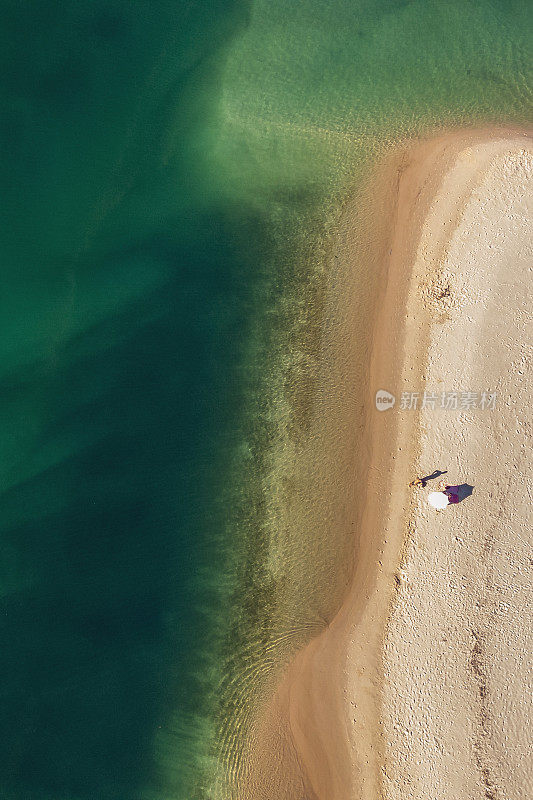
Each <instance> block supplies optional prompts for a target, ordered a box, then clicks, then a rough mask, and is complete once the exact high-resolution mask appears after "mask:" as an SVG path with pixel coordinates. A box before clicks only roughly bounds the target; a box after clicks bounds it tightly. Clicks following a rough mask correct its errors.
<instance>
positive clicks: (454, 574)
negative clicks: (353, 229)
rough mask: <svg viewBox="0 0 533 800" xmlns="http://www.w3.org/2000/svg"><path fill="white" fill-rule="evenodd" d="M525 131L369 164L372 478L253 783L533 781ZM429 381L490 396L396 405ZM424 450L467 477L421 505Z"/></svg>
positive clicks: (365, 785)
mask: <svg viewBox="0 0 533 800" xmlns="http://www.w3.org/2000/svg"><path fill="white" fill-rule="evenodd" d="M531 142H532V139H531V137H528V136H527V135H526V134H524V133H522V132H519V131H508V130H505V131H504V130H495V129H493V130H490V131H478V132H476V131H463V132H456V133H452V134H448V135H446V136H441V137H439V138H437V139H434V140H432V141H428V142H425V143H418V144H416V145H412V144H408V145H406V146H405V147H404V148H400V149H398V150H397V151H395V153H394V154H393V155H392V156H391V157H390V159H389V160H388V162H387V163H386V164H384V165H382V168H381V169H380V170H379V172H378V173H377V174H376V176H375V179H374V183H373V188H372V193H371V195H369V204H370V205H371V211H370V212H369V223H368V231H369V233H368V235H369V239H368V249H369V252H370V255H369V256H368V257H369V261H374V262H375V263H378V262H380V263H381V262H382V261H383V262H385V263H383V264H381V266H380V268H381V270H382V271H381V275H383V278H384V279H383V281H382V285H381V289H380V293H381V297H380V304H381V305H380V312H379V313H378V314H377V316H376V319H375V326H374V330H373V334H372V341H373V346H372V354H371V359H370V368H369V369H368V368H367V375H368V385H367V388H366V394H367V402H366V408H367V413H366V417H365V429H364V432H363V434H362V436H361V439H360V442H361V444H360V447H361V450H360V452H359V453H358V457H359V460H360V462H361V463H363V464H364V465H365V466H364V470H363V472H362V473H361V474H366V477H367V480H366V482H365V484H358V488H359V492H358V494H359V496H358V497H357V496H356V498H355V502H357V501H358V503H359V511H358V514H357V515H356V516H355V518H356V519H357V520H358V530H359V536H358V541H357V542H356V547H357V560H356V568H355V574H354V577H353V581H352V585H351V589H350V590H349V593H348V596H347V598H346V600H345V602H344V603H343V605H342V607H341V609H340V611H339V612H338V614H337V615H336V616H335V618H334V619H333V620H332V621H331V622H330V623H329V625H328V626H327V628H326V629H325V630H324V631H323V632H322V633H321V634H320V635H319V636H317V637H316V638H315V639H313V640H312V641H311V643H310V644H309V645H308V646H307V647H306V648H305V649H304V650H303V651H301V652H300V653H299V654H298V656H297V657H296V658H295V659H294V661H293V662H292V663H291V665H290V667H289V669H288V670H287V672H286V674H285V676H284V678H283V680H282V682H281V683H280V685H279V688H278V691H277V692H276V693H275V695H274V697H273V699H272V701H271V702H269V703H268V705H267V707H266V709H263V715H262V719H261V720H260V721H259V722H258V726H257V738H256V739H255V743H254V747H253V749H254V766H253V768H252V772H251V775H252V777H251V780H250V781H249V782H248V790H247V792H246V800H248V798H250V800H252V798H253V800H256V798H261V799H262V798H267V797H268V798H276V800H278V798H284V799H286V800H315V799H316V800H358V799H359V798H360V799H361V800H376V799H377V798H386V799H387V800H403V798H405V799H406V800H407V798H409V800H411V799H412V798H420V799H422V798H424V800H429V798H431V800H433V798H435V800H437V798H438V800H447V798H449V800H461V798H467V797H468V798H469V800H470V798H477V797H479V798H489V800H490V798H495V799H497V800H500V798H501V800H504V799H505V800H514V798H515V797H516V798H521V797H526V796H527V795H528V793H529V789H530V782H531V776H530V775H529V776H528V775H527V774H526V772H525V770H526V766H525V763H526V762H525V759H524V753H525V748H526V746H527V745H526V742H525V739H524V735H525V734H524V729H525V727H526V726H525V717H526V716H527V715H528V708H527V701H526V699H525V687H526V669H527V658H526V655H527V652H528V648H529V650H530V649H531V643H530V642H529V643H528V642H527V641H526V631H527V630H528V628H527V609H526V594H525V590H526V575H525V567H526V565H527V564H528V562H527V560H526V545H525V542H526V540H527V536H526V534H527V525H526V512H527V510H528V508H529V506H528V504H527V503H526V502H525V498H526V497H527V495H526V487H525V478H526V475H525V466H526V465H525V458H526V452H527V451H526V447H527V443H526V433H527V428H528V425H530V420H531V412H530V408H529V406H528V402H527V398H528V395H529V396H530V390H531V385H530V384H529V385H528V384H527V376H528V368H529V363H530V361H529V358H528V355H527V344H528V342H527V338H526V332H525V329H524V325H525V322H526V304H527V292H528V289H529V279H530V275H528V274H527V269H528V267H529V265H530V264H531V250H530V242H531V228H530V227H529V228H528V225H529V226H530V225H531V217H530V216H529V217H528V216H527V214H526V213H525V202H526V185H527V186H529V192H530V193H531V171H530V160H528V159H530V158H531ZM527 151H529V155H527ZM528 182H529V183H528ZM351 215H353V211H351V210H350V207H349V206H348V207H347V209H346V213H345V218H344V220H343V223H342V224H341V226H340V234H339V236H340V239H339V242H340V243H339V247H338V248H337V252H338V253H343V255H342V258H347V259H349V255H346V247H345V246H344V245H345V243H344V244H343V241H342V239H343V237H346V238H347V240H348V241H349V234H347V233H346V231H347V230H349V223H350V219H351ZM376 231H377V233H376ZM337 257H339V256H337ZM528 258H529V261H528ZM347 264H348V267H349V266H350V262H349V260H348V261H347ZM443 270H444V273H443ZM448 284H449V286H450V292H449V295H448V292H447V286H448ZM443 289H444V290H446V291H445V292H444V293H445V295H446V296H445V297H443V298H441V299H438V298H439V295H441V294H442V293H443ZM511 365H513V366H511ZM381 388H383V389H388V390H390V391H392V392H394V393H395V394H396V395H397V397H398V402H397V404H396V407H395V408H394V410H389V411H387V412H381V413H380V412H377V411H375V407H374V395H375V391H376V390H377V389H381ZM424 389H428V390H442V389H446V390H453V389H457V390H459V391H462V390H472V391H482V390H487V389H490V390H495V391H499V393H500V398H499V400H498V402H497V406H496V409H495V410H486V411H483V412H482V411H480V410H479V411H477V410H476V411H475V412H474V411H473V412H469V413H467V414H464V413H461V414H460V413H459V412H452V411H441V412H439V411H431V412H429V411H425V412H424V413H423V414H419V413H417V412H415V411H403V410H401V409H400V408H399V397H400V393H401V391H404V390H416V391H420V392H423V391H424ZM360 469H362V468H361V467H360ZM434 469H447V470H448V474H447V475H446V478H448V479H449V481H450V482H451V483H462V482H468V483H470V484H472V485H474V487H475V488H474V494H473V495H472V496H471V497H469V498H467V499H466V500H465V501H464V502H463V503H462V504H460V505H456V506H452V507H450V508H448V509H446V511H444V512H442V513H437V512H434V511H432V510H431V509H429V508H428V507H427V506H426V504H425V497H426V495H427V493H429V491H431V488H430V487H428V488H427V489H426V490H416V491H413V490H410V489H408V488H407V483H408V482H409V480H411V479H412V478H413V477H414V476H415V475H416V474H419V473H424V474H427V473H430V472H432V471H433V470H434ZM361 485H363V486H364V487H365V488H364V491H363V492H361V490H360V486H361ZM356 494H357V493H356ZM489 502H490V503H491V505H490V506H489V505H488V503H489ZM352 524H353V523H352ZM408 532H409V539H407V533H408ZM456 537H457V538H456ZM400 563H401V568H400ZM385 632H386V636H385ZM529 711H530V709H529ZM504 743H505V746H504ZM512 781H514V785H511V782H512ZM491 792H492V794H491ZM520 792H522V794H520Z"/></svg>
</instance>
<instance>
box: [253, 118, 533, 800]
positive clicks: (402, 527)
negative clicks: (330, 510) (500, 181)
mask: <svg viewBox="0 0 533 800" xmlns="http://www.w3.org/2000/svg"><path fill="white" fill-rule="evenodd" d="M527 136H528V133H527V132H525V131H523V130H519V129H513V128H508V127H491V128H485V129H480V130H475V129H472V130H470V129H468V130H461V131H453V132H450V133H445V134H440V135H438V136H437V137H435V138H434V139H430V140H426V141H423V142H421V143H420V142H416V143H414V144H413V143H410V142H407V143H405V144H402V145H400V146H398V147H396V148H394V150H393V151H392V152H391V154H390V155H389V157H388V158H387V159H386V160H385V162H383V163H382V164H381V165H379V167H378V168H377V170H376V171H375V174H374V176H373V179H372V180H371V181H370V183H369V191H370V192H372V194H369V197H371V198H372V199H371V201H370V204H369V205H370V208H371V209H372V212H371V213H369V214H368V224H369V234H368V235H369V237H370V238H369V245H370V250H371V254H370V257H369V258H370V260H372V259H374V260H377V261H379V259H380V257H381V258H382V257H383V254H386V263H384V264H383V265H380V266H381V269H382V276H383V278H382V281H381V286H380V289H379V291H378V293H377V294H378V296H377V298H376V308H377V313H375V314H374V318H373V324H372V333H371V342H372V346H371V353H370V354H369V356H370V366H369V369H368V372H367V382H366V386H365V394H366V404H367V413H366V418H365V422H364V431H363V433H362V436H361V453H360V454H359V456H360V462H361V464H362V465H363V466H362V467H360V469H361V470H362V471H361V473H360V474H361V475H362V476H363V477H364V485H365V486H366V489H365V491H364V494H363V497H364V502H363V501H362V500H361V501H360V503H359V514H360V516H359V524H358V528H359V539H358V542H357V546H356V558H357V560H356V565H355V570H354V574H353V577H352V581H351V585H350V588H349V590H348V593H347V595H346V597H345V600H344V602H343V604H342V606H341V608H340V610H339V612H338V613H337V614H336V616H335V617H334V619H333V620H331V621H330V622H329V624H328V625H327V626H326V627H325V629H324V630H323V631H322V632H321V633H320V634H319V635H318V636H316V637H315V638H314V639H313V640H311V642H310V643H309V644H308V645H307V646H306V647H305V648H304V649H303V650H302V651H301V652H299V653H298V654H297V656H296V658H295V659H294V660H293V661H292V662H291V664H290V665H289V667H288V669H287V670H286V672H285V674H284V676H283V679H282V680H281V682H280V684H279V686H278V689H277V691H276V693H275V695H274V697H273V698H272V700H271V702H269V703H268V704H267V707H266V708H265V709H264V718H263V723H264V722H265V720H266V729H267V730H268V729H270V730H276V731H277V732H278V733H279V731H280V730H281V729H284V730H285V733H284V740H285V742H286V752H287V753H288V752H289V751H290V761H291V764H290V768H289V771H290V772H291V773H292V776H291V778H290V780H289V781H288V782H287V783H286V786H287V792H286V793H285V794H283V793H282V792H280V793H279V794H277V795H276V797H278V796H279V797H282V796H286V797H287V798H288V797H289V796H292V795H291V794H290V792H292V793H295V792H300V793H301V794H302V796H305V798H306V800H315V798H316V800H326V799H327V800H348V798H361V799H362V800H367V798H368V800H370V799H371V798H379V797H382V767H383V763H384V758H385V744H386V743H385V742H384V740H383V735H382V727H381V718H380V716H381V702H382V698H381V685H382V676H381V647H382V640H383V636H384V630H385V626H386V620H387V619H388V615H389V612H390V605H391V603H392V599H393V596H394V594H395V591H396V590H397V589H398V587H399V586H400V585H401V576H400V573H399V564H400V561H401V556H402V551H403V548H404V543H405V531H406V529H407V527H408V524H409V519H410V517H411V515H412V511H413V498H412V496H410V495H409V493H408V492H406V490H405V486H406V484H407V483H408V482H409V480H410V479H411V478H412V477H413V475H414V470H415V466H416V464H417V461H418V458H419V455H420V452H419V451H420V445H419V436H418V430H417V429H418V426H419V419H418V415H417V414H416V413H412V414H411V415H410V416H408V417H407V416H405V415H404V419H403V420H402V423H401V425H400V424H399V417H398V416H397V415H396V414H395V412H394V411H392V412H391V411H389V412H385V413H378V412H374V411H373V409H374V394H375V391H376V390H377V389H378V388H379V389H387V390H388V391H390V392H392V393H393V394H395V395H396V396H397V397H399V392H400V389H401V387H402V386H404V385H405V381H406V377H407V376H408V377H409V380H410V382H411V384H412V385H418V386H423V383H424V373H425V363H426V354H427V352H428V349H429V340H430V335H431V329H432V326H433V324H434V320H433V319H432V315H431V313H430V312H428V310H427V309H425V308H422V306H421V303H420V302H419V300H418V305H416V303H415V305H413V302H415V299H414V298H413V291H414V290H413V285H414V283H415V279H416V277H417V276H415V274H414V273H415V270H414V268H413V264H414V262H415V256H416V250H417V247H418V245H419V241H420V237H421V231H422V230H423V226H424V224H425V222H426V220H427V217H428V214H429V210H430V207H431V204H432V202H433V200H434V198H435V196H436V194H437V191H438V189H439V186H440V185H441V184H442V181H443V180H444V178H445V177H446V175H447V174H448V173H449V171H450V169H451V167H452V165H453V164H454V162H455V159H456V158H457V156H458V154H459V153H460V152H461V151H464V150H465V149H466V148H468V147H481V146H484V145H487V143H489V142H494V141H498V140H502V139H503V140H511V139H519V140H520V139H523V140H524V141H525V139H526V137H527ZM476 176H477V177H479V176H478V175H477V172H476V170H475V169H474V170H473V173H472V175H471V176H470V179H467V180H465V181H463V183H460V184H458V185H457V186H456V190H457V191H456V196H454V197H453V198H448V204H447V206H446V208H445V209H444V212H445V213H446V215H447V218H448V222H447V223H445V224H443V225H442V226H441V230H440V235H439V236H438V237H437V238H436V240H435V241H432V242H430V243H429V244H428V248H429V249H428V250H427V252H426V254H425V259H424V261H425V269H426V270H427V269H428V264H429V265H430V266H429V268H430V269H434V267H435V266H436V265H437V264H438V263H439V262H440V260H441V259H442V257H443V254H444V253H445V252H446V248H447V243H448V241H449V239H450V236H451V235H452V234H453V232H454V231H455V229H456V227H457V222H458V220H459V218H460V215H461V213H462V210H463V208H464V205H465V203H466V201H467V199H468V197H469V193H470V191H471V189H472V185H473V184H474V183H475V181H476V179H477V178H476ZM350 213H351V212H350V208H349V205H348V206H347V208H346V209H345V211H344V213H343V218H344V219H343V225H344V231H345V233H346V231H347V230H348V228H347V226H346V220H347V219H348V220H349V219H350ZM376 222H377V223H378V224H379V227H380V232H381V233H382V238H381V239H379V240H376V239H375V230H376ZM342 227H343V226H342V225H341V228H342ZM431 247H432V248H433V250H432V252H431ZM408 304H410V311H408V312H407V315H406V314H405V309H406V308H407V307H408ZM406 346H407V348H408V349H407V350H406ZM430 471H431V470H430ZM365 473H366V474H365ZM383 487H387V494H386V502H385V503H384V494H383ZM391 521H393V522H391ZM354 676H355V677H354ZM260 727H261V728H262V729H263V730H265V727H264V725H263V724H262V725H261V726H260ZM271 741H274V739H272V738H271ZM257 742H262V743H263V744H264V743H265V742H268V737H266V738H265V737H264V736H262V735H261V734H259V735H258V737H257V738H256V743H257ZM257 758H258V760H259V761H262V758H261V755H260V754H257V752H256V759H257ZM278 768H281V769H283V765H278ZM254 772H255V773H256V776H257V778H256V779H257V780H260V777H259V776H260V774H262V775H263V776H265V775H266V774H267V770H266V767H265V770H264V771H263V770H262V769H261V768H260V766H259V767H258V766H256V767H255V769H254ZM297 773H299V775H298V774H297ZM254 785H255V787H256V788H257V786H258V784H257V783H256V784H254ZM251 786H252V784H250V787H251ZM289 786H290V789H289V788H288V787H289ZM250 796H251V795H250ZM295 796H296V795H295Z"/></svg>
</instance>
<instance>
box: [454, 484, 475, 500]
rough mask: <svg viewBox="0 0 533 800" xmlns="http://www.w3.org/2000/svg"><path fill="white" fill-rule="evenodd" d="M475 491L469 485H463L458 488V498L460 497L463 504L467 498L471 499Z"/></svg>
mask: <svg viewBox="0 0 533 800" xmlns="http://www.w3.org/2000/svg"><path fill="white" fill-rule="evenodd" d="M473 491H474V487H473V486H470V484H469V483H461V484H460V485H459V486H458V487H457V496H458V497H459V502H460V503H462V501H463V500H465V499H466V498H467V497H470V495H471V494H472V492H473Z"/></svg>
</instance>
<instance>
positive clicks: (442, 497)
mask: <svg viewBox="0 0 533 800" xmlns="http://www.w3.org/2000/svg"><path fill="white" fill-rule="evenodd" d="M449 502H450V500H449V498H448V495H447V494H444V492H431V494H429V495H428V503H429V504H430V506H433V508H436V509H437V511H442V509H443V508H446V506H447V505H448V504H449Z"/></svg>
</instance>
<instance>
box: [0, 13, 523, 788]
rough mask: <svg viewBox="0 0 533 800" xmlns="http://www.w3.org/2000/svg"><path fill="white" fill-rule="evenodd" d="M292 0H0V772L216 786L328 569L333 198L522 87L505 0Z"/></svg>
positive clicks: (340, 557) (297, 641)
mask: <svg viewBox="0 0 533 800" xmlns="http://www.w3.org/2000/svg"><path fill="white" fill-rule="evenodd" d="M289 6H290V7H289V8H288V7H287V4H286V3H281V2H277V1H274V2H273V1H272V0H270V2H254V3H252V4H248V3H243V2H235V3H229V2H227V0H226V1H225V2H222V1H221V2H219V3H214V2H203V3H202V2H192V3H189V4H179V3H176V2H162V3H159V4H157V8H154V4H153V3H148V2H136V3H129V2H125V0H124V2H117V1H116V0H113V1H112V2H106V3H105V4H104V3H95V2H85V3H84V2H77V3H71V4H67V5H66V6H65V4H59V3H56V2H46V1H45V2H42V3H39V4H20V3H18V2H7V1H5V0H4V2H2V3H0V8H1V10H2V19H3V24H2V30H1V33H0V36H1V37H2V45H3V46H2V48H1V52H2V53H3V63H2V71H1V75H2V78H1V85H2V89H3V114H2V120H1V123H0V136H1V142H2V150H1V158H0V181H1V184H0V185H1V187H2V200H3V202H2V211H1V217H0V221H1V239H0V243H1V248H2V250H1V253H2V263H3V264H4V285H3V292H2V300H1V303H2V308H1V315H0V325H1V326H2V335H1V337H0V348H1V351H0V352H1V361H0V365H1V381H2V398H3V399H2V403H1V416H0V434H1V436H0V441H1V446H2V458H1V460H0V478H1V489H2V503H1V506H0V531H1V537H2V539H1V540H2V555H3V558H2V566H1V573H0V575H1V578H0V592H1V597H2V616H1V618H2V626H3V631H2V642H3V646H2V649H1V655H0V670H1V674H2V684H3V701H2V710H1V712H0V713H1V718H2V730H3V734H4V735H3V736H2V741H3V744H2V746H1V748H0V776H1V777H0V787H1V792H0V793H1V794H2V797H5V798H6V800H19V798H21V797H24V798H27V800H52V798H53V800H62V798H65V800H67V799H69V800H70V799H72V800H74V798H75V799H76V800H85V799H87V800H89V798H90V799H91V800H93V798H95V797H98V798H101V799H102V800H131V799H132V798H143V800H144V799H145V798H146V799H147V800H155V799H156V798H157V800H160V799H161V800H163V798H164V800H169V798H172V799H173V800H174V799H175V800H190V798H193V797H207V796H209V795H208V791H211V792H212V793H215V792H218V791H219V790H220V792H222V793H224V792H225V791H229V790H226V789H222V788H220V784H219V785H218V789H216V788H213V787H214V783H213V782H214V780H215V779H214V775H215V773H216V774H217V775H218V776H220V775H223V776H225V777H228V776H229V780H230V783H234V784H235V782H236V780H237V777H238V776H239V775H240V774H242V771H243V770H245V768H246V765H245V764H243V763H242V761H241V759H240V757H239V753H240V752H241V749H242V744H243V741H245V739H246V736H247V730H248V728H247V726H248V723H249V719H250V714H251V711H252V710H253V707H254V702H253V701H254V698H255V697H256V696H258V695H261V693H263V692H265V691H267V690H268V687H269V685H270V682H271V681H272V680H274V679H275V675H276V670H277V666H278V665H279V664H280V663H282V662H283V661H284V660H286V659H287V658H289V657H290V656H291V654H292V653H293V652H294V650H295V648H297V647H298V646H301V644H303V643H304V642H305V641H306V639H307V638H308V637H309V636H310V635H312V634H313V633H314V632H316V631H317V630H319V629H320V626H321V625H323V624H324V621H325V620H326V619H327V618H328V616H330V615H331V614H332V613H334V610H335V604H336V602H337V600H338V597H339V596H340V593H341V592H342V588H343V584H344V582H345V580H346V579H347V576H348V573H349V554H350V542H349V541H346V540H345V537H344V535H343V534H339V539H338V540H337V539H334V542H335V546H334V547H332V538H331V537H332V535H333V534H332V530H333V528H334V526H332V515H333V516H334V515H335V504H336V503H337V502H338V500H339V498H342V496H343V487H344V483H343V481H344V480H345V478H346V476H345V475H344V474H343V472H342V470H339V473H338V474H337V473H335V475H333V476H331V479H330V482H329V483H328V481H327V480H322V477H321V476H323V471H324V465H320V464H318V465H317V464H315V463H314V461H313V459H316V457H317V453H320V448H321V446H322V444H323V442H322V439H320V437H319V438H318V441H317V442H315V443H314V444H312V445H310V443H309V437H310V436H311V435H314V432H315V430H316V427H313V426H314V424H315V423H313V419H314V418H315V412H316V403H317V402H318V400H317V398H318V399H320V397H321V393H322V394H323V393H324V392H325V393H326V394H327V392H328V388H327V387H324V386H323V385H322V384H321V382H320V381H321V371H320V366H319V355H320V331H321V326H322V325H323V309H324V287H325V284H326V280H327V263H328V260H327V253H328V236H329V235H330V232H331V230H333V229H334V225H335V212H336V209H337V207H338V205H339V203H340V201H341V199H342V198H343V197H344V195H345V193H346V191H347V190H348V189H351V188H352V187H353V186H354V182H355V184H357V180H358V179H360V176H361V175H362V174H363V172H364V167H365V165H366V164H367V163H368V162H369V159H371V158H374V157H375V156H376V155H377V154H379V153H380V152H382V151H383V150H384V149H385V148H386V147H387V146H388V145H389V144H391V143H393V142H395V141H397V140H398V139H399V138H401V137H404V136H406V135H417V134H421V133H424V132H426V131H430V130H433V129H435V128H443V127H445V126H452V125H461V124H465V123H466V124H475V123H479V122H486V121H492V120H497V121H506V122H518V123H520V122H523V121H524V120H525V119H527V116H528V113H530V111H531V106H530V105H528V103H529V104H530V103H531V81H530V78H531V74H530V72H529V73H528V69H529V64H530V63H531V61H530V60H528V58H527V30H528V22H529V23H530V22H531V12H530V10H529V4H527V3H526V2H512V0H505V2H494V1H493V2H487V1H486V0H484V1H483V2H471V3H468V4H466V3H464V2H463V1H462V0H461V2H459V1H458V2H456V3H446V4H443V3H441V2H431V1H430V2H428V0H424V1H423V2H422V0H420V2H383V0H382V1H381V2H376V0H373V1H372V2H371V0H367V1H366V2H363V1H362V0H354V1H352V2H346V0H343V1H342V2H341V0H334V1H333V2H329V3H327V4H324V3H313V2H310V0H305V1H304V2H301V3H298V4H292V5H291V4H289ZM326 427H327V426H326ZM330 434H331V436H330V438H329V439H328V438H327V436H325V439H324V442H325V441H326V439H327V441H328V443H329V444H331V442H333V443H334V441H335V432H334V431H333V432H331V431H330ZM327 463H329V462H327ZM309 476H311V478H312V479H310V477H309ZM315 477H316V479H317V480H316V481H315V480H314V478H315ZM317 485H318V486H319V487H320V490H317V488H316V487H317ZM332 486H333V487H336V488H334V491H331V488H332ZM313 493H316V496H315V497H314V504H313ZM317 496H318V497H320V498H326V497H327V498H328V501H327V502H328V503H329V505H327V504H326V505H325V506H323V507H322V511H321V513H320V514H318V515H317V514H315V511H316V503H317V500H316V497H317ZM347 558H348V561H347V560H346V559H347ZM343 565H344V566H343ZM202 787H203V788H202ZM209 787H210V789H209Z"/></svg>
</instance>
